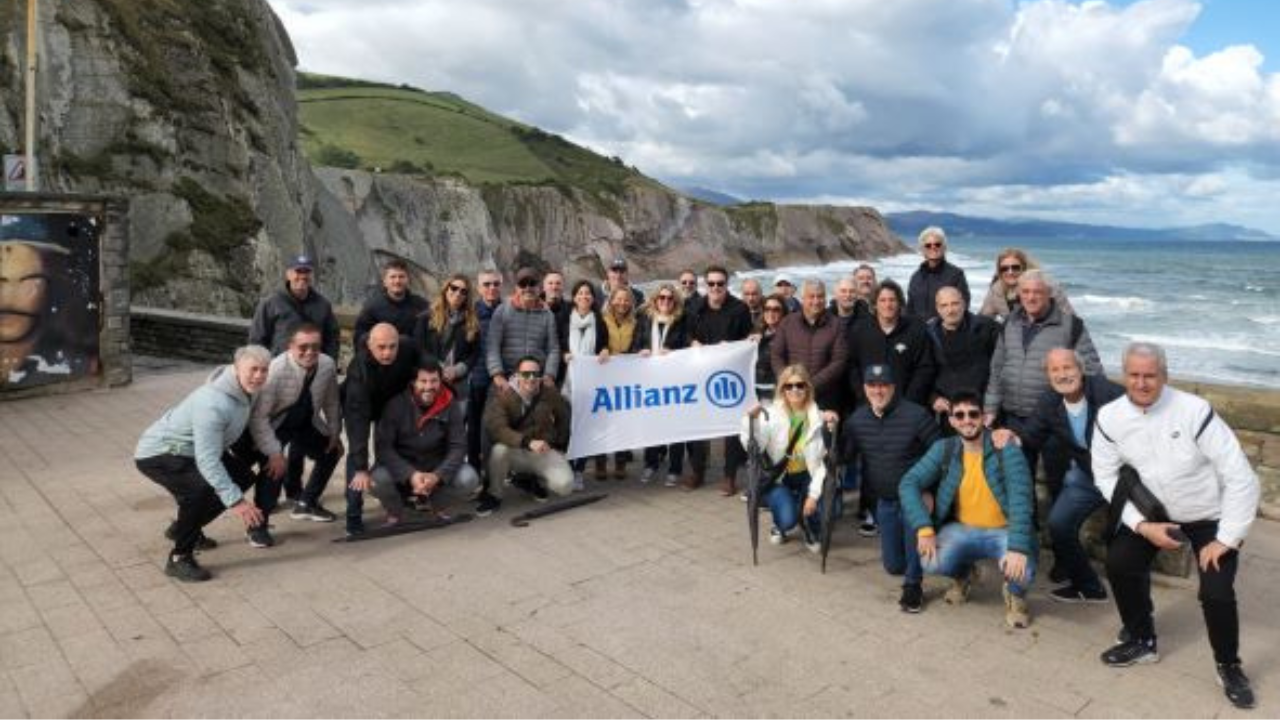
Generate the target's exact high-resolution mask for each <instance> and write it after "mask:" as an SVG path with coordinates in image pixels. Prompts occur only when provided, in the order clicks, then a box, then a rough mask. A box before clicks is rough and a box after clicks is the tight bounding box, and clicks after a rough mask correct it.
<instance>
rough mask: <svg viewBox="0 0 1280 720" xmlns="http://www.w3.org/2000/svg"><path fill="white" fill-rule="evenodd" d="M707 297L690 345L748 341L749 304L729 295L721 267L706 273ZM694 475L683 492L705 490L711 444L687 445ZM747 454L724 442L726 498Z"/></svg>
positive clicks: (730, 441)
mask: <svg viewBox="0 0 1280 720" xmlns="http://www.w3.org/2000/svg"><path fill="white" fill-rule="evenodd" d="M705 278H706V283H707V296H706V297H705V298H703V300H702V302H701V303H700V304H699V306H698V311H697V313H695V314H694V315H693V316H692V317H691V318H690V321H689V326H688V328H689V345H690V346H691V347H698V346H701V345H716V344H719V343H722V342H734V341H736V340H746V339H747V337H748V336H749V335H751V312H750V311H749V310H747V304H746V303H744V302H742V301H741V300H739V299H738V298H736V297H734V296H733V295H732V294H731V293H730V292H729V271H728V270H725V269H724V268H723V267H721V266H719V265H711V266H709V267H708V268H707V271H706V273H705ZM688 448H689V459H690V464H691V465H692V466H693V468H692V470H693V471H692V473H691V474H690V475H689V476H688V477H686V478H685V479H684V480H683V481H681V483H680V487H681V489H684V490H697V489H698V488H700V487H702V483H703V482H704V480H705V478H706V474H707V460H708V457H709V455H710V454H711V443H710V441H708V440H698V441H695V442H690V443H688ZM746 460H747V452H746V450H744V449H743V448H742V443H740V442H738V439H737V438H736V437H730V438H726V439H725V442H724V475H725V476H724V480H722V481H721V482H720V493H721V494H722V495H724V496H725V497H728V496H730V495H733V494H734V487H735V482H734V477H735V476H736V475H737V473H738V470H739V469H741V468H742V466H743V465H745V464H746Z"/></svg>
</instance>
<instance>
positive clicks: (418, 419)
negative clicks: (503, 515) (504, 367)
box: [370, 358, 480, 525]
mask: <svg viewBox="0 0 1280 720" xmlns="http://www.w3.org/2000/svg"><path fill="white" fill-rule="evenodd" d="M443 375H444V369H443V368H442V367H441V366H440V363H439V362H437V361H436V360H434V359H432V358H427V359H425V360H423V361H422V362H421V363H420V364H419V365H418V371H417V375H416V377H414V380H413V384H412V385H411V386H409V387H408V388H406V389H405V391H404V392H403V393H401V394H400V395H397V396H396V397H394V398H392V399H391V400H390V401H389V402H388V403H387V405H386V407H385V408H384V409H383V411H382V419H380V420H379V421H378V428H377V430H376V432H375V434H374V437H375V447H376V448H377V451H378V462H377V464H376V465H374V467H373V472H372V475H373V485H372V486H371V488H370V492H372V493H373V495H374V497H376V498H378V500H379V501H380V502H381V503H382V507H383V508H385V509H386V511H387V524H388V525H394V524H396V523H398V522H401V521H402V520H405V519H406V518H408V517H411V514H410V511H409V509H408V506H407V504H406V502H405V501H406V499H409V498H413V499H414V500H415V501H416V503H415V504H419V506H420V507H419V509H422V510H426V511H427V512H428V514H429V515H431V516H437V517H438V516H439V515H440V514H441V513H440V511H441V510H442V508H443V507H445V506H446V504H447V503H448V502H456V501H458V500H461V499H463V498H469V497H470V496H471V495H472V494H473V493H475V491H476V489H477V488H479V487H480V475H479V474H478V473H477V472H476V471H475V469H473V468H472V467H471V466H470V465H467V464H466V463H465V462H464V461H463V460H464V458H465V456H466V454H467V430H466V424H467V415H466V409H465V407H464V406H463V404H462V403H459V402H456V401H455V400H454V396H453V391H452V390H450V389H449V387H448V386H447V385H445V383H444V377H443Z"/></svg>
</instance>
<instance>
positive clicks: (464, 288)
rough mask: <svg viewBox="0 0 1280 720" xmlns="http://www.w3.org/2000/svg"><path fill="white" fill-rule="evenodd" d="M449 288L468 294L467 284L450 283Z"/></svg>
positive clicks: (450, 290)
mask: <svg viewBox="0 0 1280 720" xmlns="http://www.w3.org/2000/svg"><path fill="white" fill-rule="evenodd" d="M448 290H449V292H454V293H462V294H463V295H466V294H467V286H466V285H449V286H448Z"/></svg>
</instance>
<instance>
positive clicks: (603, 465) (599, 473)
mask: <svg viewBox="0 0 1280 720" xmlns="http://www.w3.org/2000/svg"><path fill="white" fill-rule="evenodd" d="M595 462H596V470H595V473H594V477H595V479H596V480H608V479H609V458H607V457H605V456H604V455H601V456H600V457H598V458H596V460H595Z"/></svg>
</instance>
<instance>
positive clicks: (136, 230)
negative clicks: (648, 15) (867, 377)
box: [0, 0, 907, 316]
mask: <svg viewBox="0 0 1280 720" xmlns="http://www.w3.org/2000/svg"><path fill="white" fill-rule="evenodd" d="M20 5H21V4H19V3H3V4H0V150H3V151H4V152H16V151H18V150H19V148H20V147H21V145H22V138H23V130H22V127H21V122H22V118H23V110H22V99H23V83H22V62H23V60H22V59H23V57H24V53H25V51H24V44H23V43H24V39H23V34H22V29H23V27H24V25H25V18H24V17H23V15H22V13H23V12H24V9H23V8H22V7H19V6H20ZM40 13H41V16H40V18H39V22H40V27H41V45H40V52H41V63H42V64H41V68H42V73H41V75H40V81H39V90H38V113H39V125H38V138H39V139H38V143H37V145H38V153H37V154H38V158H39V162H40V167H41V175H42V184H41V186H42V189H45V190H49V191H54V192H76V193H94V194H98V193H101V194H112V195H120V196H125V197H128V198H129V199H130V212H129V224H130V238H131V247H132V257H131V258H130V260H131V267H132V275H133V292H134V303H135V304H139V305H151V306H155V307H161V308H172V309H178V310H190V311H195V312H204V313H214V314H224V315H240V316H246V315H248V314H249V313H250V312H251V311H252V308H253V306H254V304H255V303H256V301H257V299H258V297H260V295H261V294H263V293H264V292H266V291H267V290H268V289H269V288H271V287H274V286H275V285H276V284H277V282H279V278H280V277H281V275H282V268H283V265H284V260H285V258H287V257H289V256H290V255H293V254H296V253H298V252H302V251H304V250H305V251H307V252H311V253H313V254H314V255H315V256H316V257H317V259H318V260H319V262H320V265H321V267H320V283H321V287H322V288H323V290H324V292H325V294H326V295H328V296H329V297H330V298H331V299H332V300H334V301H335V302H337V303H340V304H358V303H359V302H360V301H361V300H362V299H363V297H364V294H365V292H366V290H367V288H368V287H369V286H370V285H372V284H374V283H375V282H376V267H377V263H378V261H379V260H380V259H381V258H384V257H386V256H389V255H394V256H399V257H403V258H405V259H406V260H409V261H410V262H412V263H413V264H414V265H415V266H416V267H417V268H418V269H419V271H420V273H419V275H420V277H419V279H420V280H421V284H422V285H423V286H425V287H426V288H428V289H429V288H431V287H434V285H435V284H436V283H438V282H439V281H440V280H441V279H443V278H444V277H445V276H447V275H448V274H449V272H452V271H458V272H466V273H474V272H475V271H477V270H479V269H480V268H482V267H495V268H498V269H499V270H502V271H503V272H506V273H510V272H513V271H514V269H515V266H516V265H517V264H522V263H526V262H532V263H539V264H543V265H545V266H557V267H563V268H565V269H566V270H567V271H568V272H569V274H570V275H571V276H577V275H589V276H603V274H604V273H603V264H604V263H605V262H607V261H608V259H609V258H611V257H613V256H614V255H617V254H625V255H626V256H627V257H628V259H629V260H630V261H631V262H632V264H633V266H634V267H635V268H636V269H635V270H634V271H633V275H634V276H635V277H636V278H637V279H638V280H646V279H649V278H656V277H672V276H674V275H675V274H676V272H677V271H678V270H679V269H680V268H682V267H685V266H693V267H699V268H700V267H702V266H704V265H706V264H707V263H708V262H710V261H712V260H715V261H720V262H722V263H723V264H725V265H727V266H728V267H729V268H730V269H731V270H734V269H742V268H748V267H764V266H769V265H777V264H799V263H804V264H818V263H823V262H828V261H832V260H837V259H849V258H874V257H878V256H881V255H884V254H888V253H895V252H905V251H907V248H906V247H905V246H904V245H902V244H901V242H900V241H898V240H897V239H896V238H895V237H894V236H893V235H892V234H891V233H890V232H889V231H888V229H887V228H886V227H885V224H884V222H883V220H882V218H881V217H880V215H879V213H877V212H876V211H875V210H873V209H870V208H840V207H798V206H773V205H769V204H752V205H746V206H735V207H732V208H727V209H724V208H719V207H716V206H713V205H708V204H705V203H701V202H699V201H696V200H692V199H689V198H687V197H684V196H681V195H679V194H677V193H675V192H673V191H671V190H669V189H667V188H665V187H662V186H661V185H659V184H657V183H654V182H652V181H644V182H633V183H630V184H629V185H628V186H627V190H626V191H625V196H623V197H618V198H613V199H612V200H613V202H610V203H603V204H602V203H601V202H600V201H599V198H593V197H589V196H587V195H585V194H583V193H581V192H579V191H577V190H573V189H569V188H566V187H564V186H563V185H561V186H528V185H498V186H488V185H486V186H483V187H477V186H473V185H470V184H467V183H466V182H463V181H460V180H458V179H456V178H451V177H435V178H423V177H408V176H396V175H390V174H370V173H366V172H359V171H346V170H336V169H330V168H315V169H313V168H312V167H311V166H310V164H309V163H308V162H307V160H306V158H305V157H304V156H303V154H302V151H301V148H300V145H299V143H298V123H297V106H296V103H295V100H294V85H295V76H294V66H295V65H296V64H297V58H296V57H295V55H294V52H293V48H292V46H291V44H290V42H289V38H288V35H287V34H286V33H285V31H284V28H283V27H282V25H281V24H280V22H279V20H278V19H277V18H276V16H275V15H274V13H273V12H272V11H271V9H270V7H269V6H268V5H267V4H266V2H264V1H263V0H209V1H208V2H200V3H180V4H174V3H171V2H168V0H96V2H87V1H82V2H65V3H42V4H41V8H40Z"/></svg>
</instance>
